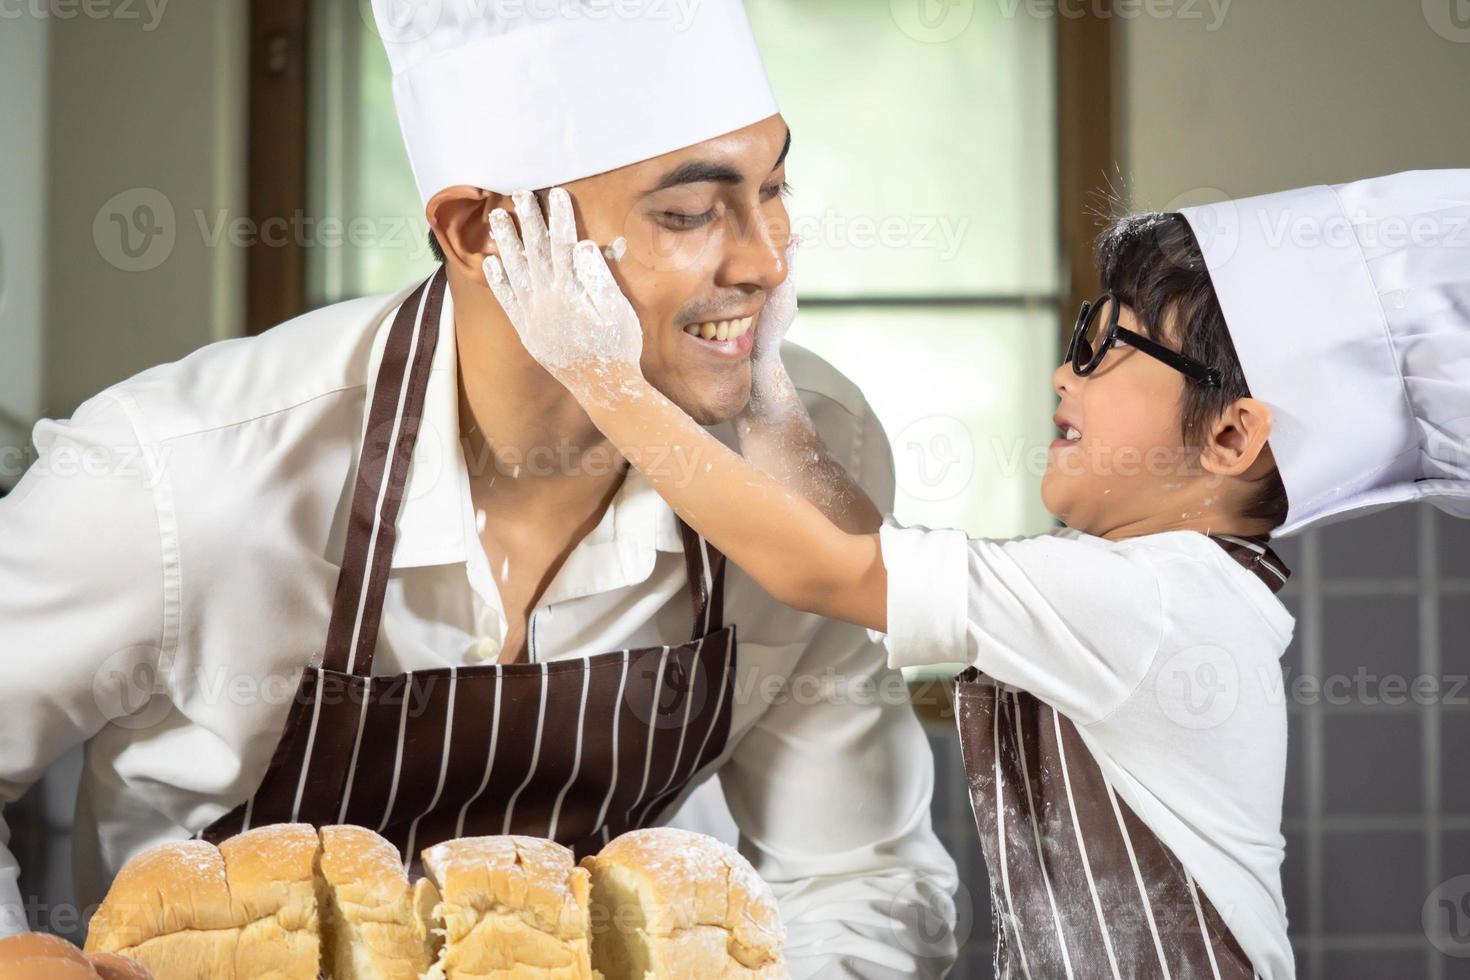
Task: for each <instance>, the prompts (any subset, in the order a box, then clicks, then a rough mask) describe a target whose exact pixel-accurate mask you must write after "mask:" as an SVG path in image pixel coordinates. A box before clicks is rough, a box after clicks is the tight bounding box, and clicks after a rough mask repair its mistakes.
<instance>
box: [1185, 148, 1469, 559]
mask: <svg viewBox="0 0 1470 980" xmlns="http://www.w3.org/2000/svg"><path fill="white" fill-rule="evenodd" d="M1181 213H1182V214H1183V215H1184V217H1185V219H1186V220H1187V221H1188V222H1189V224H1190V226H1191V228H1192V229H1193V230H1194V232H1195V237H1196V239H1197V240H1198V241H1199V243H1200V248H1201V251H1202V252H1203V254H1204V258H1205V264H1206V265H1207V266H1208V268H1209V273H1210V280H1211V282H1212V283H1213V284H1214V287H1215V292H1216V294H1217V295H1218V297H1219V300H1220V306H1221V308H1222V310H1223V311H1224V314H1225V319H1226V323H1227V325H1228V326H1229V329H1230V338H1231V340H1232V341H1233V342H1234V344H1235V348H1236V351H1237V353H1238V354H1239V357H1240V363H1241V367H1242V368H1243V370H1244V371H1245V375H1246V380H1247V382H1248V383H1249V384H1250V389H1251V393H1252V394H1253V395H1254V396H1255V397H1256V398H1258V399H1259V400H1261V401H1263V402H1265V403H1266V404H1267V405H1268V406H1269V407H1270V409H1271V413H1272V424H1271V436H1270V445H1271V451H1272V453H1273V454H1274V456H1275V459H1276V464H1277V467H1278V468H1279V470H1280V473H1281V479H1282V482H1283V483H1284V484H1285V486H1286V492H1287V498H1288V500H1289V511H1288V514H1287V517H1286V521H1285V522H1284V523H1283V524H1282V525H1281V526H1280V527H1278V528H1277V529H1276V530H1275V531H1273V532H1272V533H1273V535H1276V536H1280V535H1289V534H1294V533H1296V532H1297V531H1300V530H1302V529H1303V528H1305V527H1308V526H1311V525H1317V524H1326V523H1331V522H1334V521H1338V520H1342V519H1344V518H1347V517H1350V516H1352V515H1354V514H1362V513H1367V512H1370V511H1373V510H1378V509H1381V508H1383V507H1387V506H1389V505H1391V504H1395V503H1401V502H1404V501H1412V500H1428V501H1430V502H1432V503H1434V504H1435V505H1436V506H1438V507H1440V508H1441V509H1443V510H1445V511H1446V512H1448V513H1451V514H1454V515H1456V516H1458V517H1470V170H1425V171H1413V172H1409V173H1402V174H1394V175H1392V176H1388V177H1378V178H1374V179H1371V180H1360V181H1355V182H1353V183H1348V184H1338V185H1335V186H1331V187H1327V186H1318V187H1306V188H1301V189H1299V190H1292V191H1285V192H1282V193H1279V194H1268V195H1265V196H1262V197H1253V198H1246V199H1244V200H1238V201H1227V202H1224V203H1222V204H1212V205H1207V206H1203V207H1194V208H1186V209H1184V210H1183V211H1182V212H1181Z"/></svg>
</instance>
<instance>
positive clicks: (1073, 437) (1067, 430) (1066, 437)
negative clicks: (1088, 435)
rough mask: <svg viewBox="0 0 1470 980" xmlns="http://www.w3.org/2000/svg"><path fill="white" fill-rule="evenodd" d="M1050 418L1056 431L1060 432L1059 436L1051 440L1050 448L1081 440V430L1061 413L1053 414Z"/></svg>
mask: <svg viewBox="0 0 1470 980" xmlns="http://www.w3.org/2000/svg"><path fill="white" fill-rule="evenodd" d="M1051 420H1052V422H1053V423H1054V424H1055V425H1056V427H1057V431H1058V432H1060V433H1061V434H1062V435H1061V438H1059V439H1054V440H1052V448H1056V447H1057V446H1067V445H1070V444H1072V443H1074V442H1080V441H1081V440H1082V430H1081V429H1079V428H1077V426H1075V425H1073V424H1072V423H1071V422H1070V421H1068V420H1067V419H1065V418H1063V417H1062V416H1061V415H1053V416H1052V419H1051Z"/></svg>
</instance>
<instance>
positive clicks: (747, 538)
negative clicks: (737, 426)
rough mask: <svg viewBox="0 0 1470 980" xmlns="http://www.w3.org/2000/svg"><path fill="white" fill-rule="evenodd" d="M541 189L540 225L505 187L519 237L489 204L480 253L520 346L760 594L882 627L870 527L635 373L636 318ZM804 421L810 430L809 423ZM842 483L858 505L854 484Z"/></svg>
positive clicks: (525, 199)
mask: <svg viewBox="0 0 1470 980" xmlns="http://www.w3.org/2000/svg"><path fill="white" fill-rule="evenodd" d="M550 199H551V227H550V229H549V231H548V229H547V226H546V224H545V223H544V222H543V220H542V217H541V210H540V207H539V205H538V204H537V202H536V199H535V197H534V195H532V194H530V193H529V192H518V193H517V194H515V195H514V200H515V206H516V213H517V216H518V217H519V219H520V223H521V232H522V234H523V235H524V236H525V245H524V247H522V245H521V242H520V239H519V238H518V237H517V235H516V232H515V228H514V227H513V226H512V224H511V222H510V217H509V215H507V214H506V213H505V212H504V211H501V210H499V209H497V210H496V211H494V212H492V214H491V221H490V227H491V232H492V234H493V235H494V237H495V241H496V244H497V246H498V247H499V251H500V255H499V256H498V257H497V256H494V255H492V256H490V257H488V258H487V259H486V261H485V272H486V279H487V281H488V282H489V284H490V288H491V290H492V291H494V293H495V296H496V298H497V299H498V300H499V301H500V304H501V306H502V307H503V308H504V309H505V311H506V315H507V316H508V317H509V318H510V320H511V323H512V324H514V326H515V328H516V330H517V332H518V333H519V334H520V336H521V339H522V342H523V343H524V344H525V345H526V349H527V351H529V352H530V354H531V355H532V356H533V357H534V358H535V359H536V360H537V361H538V362H539V363H541V364H542V365H543V366H544V367H545V368H546V369H547V370H548V371H550V372H551V373H552V374H553V375H554V376H555V377H556V378H557V380H559V381H561V382H562V383H563V384H565V385H566V386H567V387H568V389H569V390H571V391H572V393H573V394H574V395H575V396H576V397H577V399H578V400H579V401H580V402H581V403H582V405H583V407H584V408H585V409H586V410H587V412H588V414H589V416H591V418H592V420H593V422H594V423H595V424H596V425H597V426H598V428H599V429H601V430H602V431H603V433H604V434H605V435H607V437H608V438H609V439H610V440H611V441H612V442H613V444H614V445H615V446H616V447H617V448H618V450H619V451H620V452H621V453H623V455H624V456H626V457H627V458H628V460H629V461H630V462H631V463H633V465H635V466H637V467H638V468H639V470H640V471H641V472H642V473H643V474H644V475H645V477H647V479H648V480H649V482H650V483H651V484H652V485H653V487H654V489H655V490H657V491H658V493H659V494H660V495H661V496H663V498H664V499H665V500H667V501H668V502H669V504H670V506H671V507H673V509H674V511H675V512H676V513H677V514H678V515H679V516H680V517H682V518H683V519H684V520H685V521H686V522H688V523H689V524H690V525H691V526H692V527H694V528H695V529H696V530H698V531H699V532H700V533H701V534H702V535H704V536H705V537H706V538H708V539H709V540H710V541H711V542H712V543H713V544H714V545H715V547H717V548H719V549H720V550H721V551H723V552H724V553H725V554H726V555H727V556H729V558H730V559H731V560H732V561H734V562H735V563H736V564H738V565H739V566H740V567H741V568H743V569H745V571H746V572H747V573H748V574H749V575H750V576H751V577H752V578H754V579H755V580H756V581H757V582H759V583H760V584H761V586H762V587H763V588H765V589H766V590H767V591H768V592H770V593H771V595H772V596H774V597H775V598H777V599H778V600H780V601H781V602H784V603H786V604H787V605H791V606H793V607H795V608H798V609H804V610H807V611H809V612H815V613H819V614H821V615H824V616H831V617H835V618H838V619H844V620H847V621H848V622H853V623H858V624H860V625H863V626H867V627H869V628H874V629H879V630H882V629H883V628H884V625H885V621H886V615H885V613H886V595H887V575H886V574H885V572H884V569H883V562H882V557H881V552H880V550H879V546H878V536H877V534H876V533H865V534H853V533H849V532H848V531H846V530H844V529H843V528H842V527H839V526H837V525H836V524H834V523H833V522H832V521H831V520H829V519H828V518H827V517H826V516H825V515H824V514H823V512H822V510H821V509H819V508H818V507H817V506H816V505H814V504H812V503H810V502H808V501H807V500H806V499H805V498H804V497H802V496H801V495H800V493H797V492H795V491H791V490H787V489H786V488H785V487H783V486H782V485H781V484H780V483H778V482H777V481H776V480H775V479H772V478H771V477H770V476H768V475H766V474H765V473H762V472H761V471H760V470H758V469H756V468H755V467H754V466H751V465H750V464H749V463H747V462H746V461H745V460H744V459H742V458H741V457H740V456H739V455H737V454H736V453H734V452H731V451H730V450H729V449H727V448H726V447H725V446H723V445H721V444H720V442H719V441H718V440H716V439H715V438H714V437H713V436H711V435H710V434H709V433H708V432H706V431H705V430H704V429H703V428H702V427H701V426H700V425H699V424H698V423H696V422H695V421H694V420H693V419H691V418H690V417H689V416H688V415H687V414H685V413H684V411H683V410H682V409H680V408H679V407H678V406H677V405H675V404H674V403H673V402H671V401H669V400H668V399H667V398H665V397H664V395H663V394H662V393H661V392H659V391H658V390H657V389H655V388H654V387H653V386H652V385H650V384H649V383H648V382H647V381H646V380H645V379H644V378H643V376H642V373H641V372H640V370H639V368H638V360H639V356H640V354H641V351H642V329H641V327H640V326H639V324H638V319H637V316H636V314H635V313H634V311H633V308H632V305H631V304H630V303H629V302H628V300H627V298H626V297H625V296H624V295H623V293H622V290H621V289H620V288H619V287H618V285H617V282H616V281H615V280H614V279H613V276H612V273H611V271H610V270H609V269H608V267H607V264H606V262H605V260H604V259H603V256H602V251H601V249H599V248H598V247H597V245H596V244H594V243H593V242H577V241H576V226H575V219H574V218H573V216H572V210H571V200H570V197H569V196H568V195H567V193H566V191H565V190H564V189H562V188H553V189H552V191H551V193H550ZM788 384H789V382H788ZM804 415H805V413H804V412H803V413H802V416H803V417H804ZM805 424H806V428H807V430H808V432H809V433H810V438H811V439H812V440H813V441H817V440H816V437H815V432H814V431H813V430H811V427H810V421H809V420H807V421H806V423H805ZM793 426H794V428H798V429H799V427H800V422H799V421H797V422H795V423H793ZM766 448H768V449H769V448H770V447H769V446H767V447H766ZM768 455H769V456H771V457H775V456H778V455H779V454H778V453H775V452H771V453H769V454H768ZM823 455H824V456H825V451H824V452H823ZM829 462H830V461H829ZM830 465H831V466H833V467H836V463H835V462H830ZM839 469H840V467H839ZM828 472H829V475H830V470H829V471H828ZM844 479H846V478H845V475H844ZM847 482H848V483H849V486H851V484H850V481H847ZM852 492H853V493H855V494H856V496H857V497H860V498H861V499H862V501H863V502H866V503H867V506H868V507H869V508H871V507H872V504H871V502H868V501H867V498H866V497H865V496H863V495H862V494H861V492H860V491H857V490H856V488H855V487H852ZM857 512H860V508H859V509H858V511H857ZM846 520H847V518H846V517H844V521H845V522H846Z"/></svg>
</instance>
